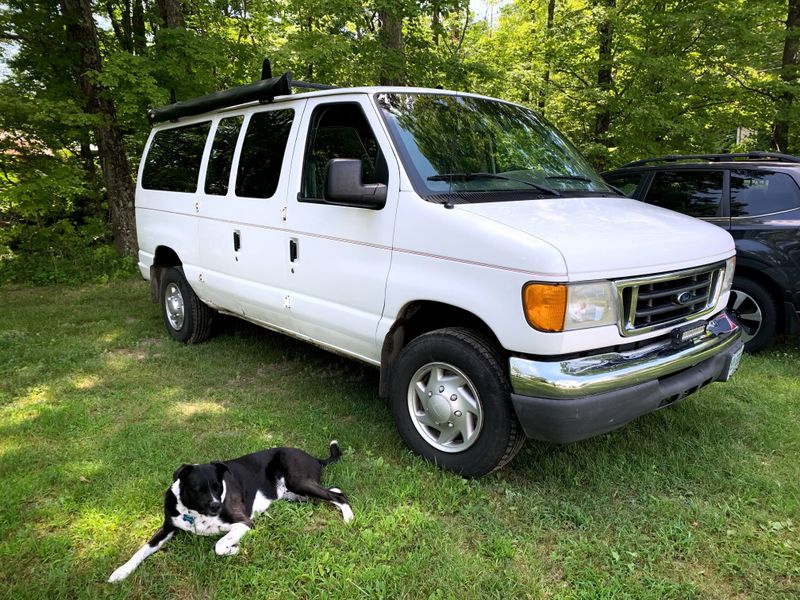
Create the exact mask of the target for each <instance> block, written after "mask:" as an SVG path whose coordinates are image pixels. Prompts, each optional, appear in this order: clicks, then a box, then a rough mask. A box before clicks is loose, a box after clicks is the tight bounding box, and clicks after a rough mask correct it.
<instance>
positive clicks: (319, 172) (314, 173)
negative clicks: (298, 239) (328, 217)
mask: <svg viewBox="0 0 800 600" xmlns="http://www.w3.org/2000/svg"><path fill="white" fill-rule="evenodd" d="M333 158H357V159H359V160H360V161H361V181H362V183H365V184H370V183H386V184H388V183H389V174H388V168H387V166H386V160H385V159H384V157H383V154H382V153H381V149H380V146H379V145H378V140H376V139H375V134H374V133H372V128H371V127H370V126H369V123H368V122H367V118H366V116H365V115H364V111H363V110H361V106H359V105H358V104H354V103H346V104H323V105H321V106H318V107H317V108H316V109H314V114H313V115H312V117H311V126H310V127H309V132H308V145H307V146H306V156H305V161H304V163H303V184H302V194H301V198H300V200H301V201H302V200H304V199H305V200H325V178H326V177H327V167H328V162H329V161H330V160H331V159H333Z"/></svg>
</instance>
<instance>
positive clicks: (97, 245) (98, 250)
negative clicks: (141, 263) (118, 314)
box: [0, 219, 135, 285]
mask: <svg viewBox="0 0 800 600" xmlns="http://www.w3.org/2000/svg"><path fill="white" fill-rule="evenodd" d="M109 239H110V231H109V228H108V225H107V224H106V223H104V222H103V221H102V220H100V219H92V220H90V221H89V222H86V223H83V224H81V225H80V226H76V225H75V224H74V223H73V221H72V220H70V219H60V220H58V221H55V222H53V223H51V224H50V225H48V226H47V227H41V226H39V225H35V224H29V223H24V224H16V225H12V226H11V227H8V228H6V229H3V230H2V231H0V285H3V284H7V283H32V284H34V285H52V284H70V285H78V284H83V283H87V282H95V283H101V282H106V281H110V280H113V279H119V278H126V277H130V276H131V275H132V274H133V273H134V272H135V265H134V261H133V259H132V258H122V257H120V256H119V254H117V251H116V250H115V249H114V247H113V245H111V244H110V243H109Z"/></svg>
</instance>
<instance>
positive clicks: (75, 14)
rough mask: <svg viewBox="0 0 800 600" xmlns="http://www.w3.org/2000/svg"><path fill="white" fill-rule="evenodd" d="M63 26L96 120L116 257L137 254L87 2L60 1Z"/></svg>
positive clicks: (120, 147) (123, 163)
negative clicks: (118, 254)
mask: <svg viewBox="0 0 800 600" xmlns="http://www.w3.org/2000/svg"><path fill="white" fill-rule="evenodd" d="M61 9H62V12H63V15H64V20H65V22H66V32H65V33H66V41H67V43H68V44H70V45H73V46H74V47H75V48H77V49H78V60H79V63H78V64H79V70H78V82H79V85H80V89H81V91H82V92H83V95H84V96H85V103H86V104H85V106H86V112H87V113H89V114H91V115H96V116H98V117H100V119H99V120H98V121H97V123H96V124H95V127H94V132H95V138H96V140H97V145H98V148H99V150H100V166H101V169H102V171H103V179H104V181H105V184H106V190H107V193H108V203H109V208H110V212H111V225H112V228H113V230H114V243H115V245H116V247H117V250H118V251H119V252H120V254H123V255H125V256H134V255H135V254H136V252H137V251H138V246H137V242H136V220H135V217H134V210H133V180H132V178H131V170H130V165H129V164H128V157H127V154H126V152H125V145H124V143H123V140H122V133H121V132H120V130H119V127H118V126H117V123H116V111H115V109H114V103H113V102H112V101H111V99H109V98H108V97H107V96H106V95H105V90H104V89H103V87H102V86H101V85H100V84H99V83H98V81H97V75H98V74H99V73H100V71H101V70H102V59H101V57H100V46H99V42H98V37H97V29H96V28H95V24H94V17H93V14H92V7H91V4H90V2H89V0H61Z"/></svg>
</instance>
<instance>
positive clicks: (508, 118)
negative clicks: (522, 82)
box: [377, 93, 617, 201]
mask: <svg viewBox="0 0 800 600" xmlns="http://www.w3.org/2000/svg"><path fill="white" fill-rule="evenodd" d="M377 102H378V106H379V108H380V109H381V112H382V114H383V118H384V119H385V121H386V123H387V124H388V127H389V130H390V132H391V134H392V136H393V138H394V139H395V143H396V145H397V146H398V147H399V149H400V153H401V158H402V160H403V163H404V165H405V167H406V171H407V172H408V174H409V177H410V178H411V180H412V184H413V185H414V188H415V190H416V191H417V193H419V194H420V195H422V196H423V197H424V196H431V195H441V194H462V193H466V194H464V195H463V198H465V199H467V200H470V196H469V194H468V193H469V192H483V193H481V194H476V195H475V197H474V200H472V201H481V200H483V199H486V198H487V195H486V192H508V191H515V192H516V191H528V192H529V193H530V194H531V195H532V196H534V197H554V196H575V195H590V194H601V195H606V194H613V195H617V193H616V192H615V191H614V190H613V189H612V188H610V187H609V186H608V185H606V184H605V183H604V182H603V180H602V179H601V178H600V176H599V175H597V173H595V171H594V170H593V169H592V167H591V166H590V165H589V164H588V163H587V162H586V160H585V159H584V158H583V157H582V156H581V155H580V153H579V152H578V151H577V149H576V148H575V147H574V146H573V145H572V144H571V143H570V142H569V141H567V140H566V139H565V138H564V137H563V136H561V134H559V133H558V131H556V129H555V128H554V127H553V126H551V125H550V124H549V123H547V122H546V121H545V120H544V119H542V118H540V117H539V116H537V115H536V114H535V113H534V112H533V111H530V110H528V109H526V108H524V107H521V106H517V105H514V104H509V103H506V102H502V101H498V100H491V99H487V98H475V97H471V96H456V95H445V94H434V93H431V94H426V93H409V94H406V93H382V94H378V95H377ZM511 197H514V198H517V197H518V195H516V194H515V195H513V196H510V198H511ZM499 199H502V198H501V197H500V195H498V197H496V198H492V200H499Z"/></svg>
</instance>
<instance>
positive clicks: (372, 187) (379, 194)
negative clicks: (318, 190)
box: [325, 158, 387, 210]
mask: <svg viewBox="0 0 800 600" xmlns="http://www.w3.org/2000/svg"><path fill="white" fill-rule="evenodd" d="M326 169H327V177H326V181H325V200H326V201H327V202H330V203H331V204H338V205H341V206H352V207H354V208H369V209H372V210H380V209H381V208H383V207H384V206H385V205H386V190H387V187H386V184H384V183H367V184H364V183H362V182H361V161H360V160H358V159H353V158H334V159H331V160H330V161H328V166H327V167H326Z"/></svg>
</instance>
